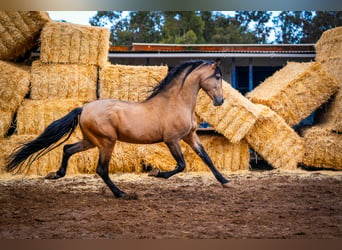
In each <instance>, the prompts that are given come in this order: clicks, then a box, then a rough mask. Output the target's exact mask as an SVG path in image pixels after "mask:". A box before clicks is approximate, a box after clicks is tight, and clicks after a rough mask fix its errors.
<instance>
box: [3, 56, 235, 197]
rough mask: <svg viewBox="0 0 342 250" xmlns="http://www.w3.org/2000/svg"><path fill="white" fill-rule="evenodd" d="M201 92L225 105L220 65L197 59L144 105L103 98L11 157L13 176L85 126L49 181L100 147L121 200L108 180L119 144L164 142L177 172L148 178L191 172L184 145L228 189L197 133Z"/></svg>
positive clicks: (103, 169) (104, 171) (100, 167)
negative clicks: (78, 157)
mask: <svg viewBox="0 0 342 250" xmlns="http://www.w3.org/2000/svg"><path fill="white" fill-rule="evenodd" d="M200 89H203V90H204V91H205V92H206V94H207V95H208V96H209V97H210V98H211V99H212V101H213V105H215V106H220V105H222V104H223V102H224V98H223V93H222V72H221V69H220V62H219V61H205V60H191V61H186V62H183V63H180V64H179V65H177V66H175V67H174V68H173V69H171V70H170V71H169V72H168V74H167V75H166V77H165V78H164V79H163V80H162V81H161V82H160V83H159V84H158V85H156V86H155V87H154V88H153V89H152V90H151V92H152V93H151V94H150V95H149V96H148V97H147V98H146V99H145V100H144V101H141V102H128V101H122V100H115V99H98V100H95V101H92V102H89V103H86V104H84V105H83V106H82V107H77V108H75V109H73V110H72V111H70V112H69V113H68V114H67V115H65V116H64V117H62V118H60V119H58V120H55V121H53V122H52V123H51V124H50V125H48V126H47V127H46V128H45V130H44V131H43V132H42V133H41V134H40V135H39V136H38V137H36V138H35V139H33V140H31V141H29V142H27V143H23V144H22V145H21V146H20V147H18V148H17V149H15V150H14V151H13V152H12V154H11V155H10V156H9V157H8V161H7V165H6V169H7V171H8V172H11V171H14V170H15V169H17V171H21V168H22V167H23V166H24V167H25V168H27V167H28V166H30V165H31V164H32V162H33V161H35V160H36V159H38V158H39V157H41V156H42V155H44V154H46V153H47V152H49V151H51V150H53V149H54V148H56V147H58V146H60V145H61V144H63V143H64V142H65V141H66V140H67V139H68V138H69V137H70V136H71V134H72V133H73V131H74V130H75V128H76V127H77V126H78V125H79V127H80V129H81V132H82V140H80V141H79V142H76V143H73V144H66V145H64V147H63V156H62V161H61V165H60V167H59V169H58V171H57V172H52V173H49V174H48V175H47V177H46V178H48V179H54V180H56V179H59V178H62V177H64V176H65V174H66V170H67V165H68V160H69V158H70V157H71V156H72V155H73V154H75V153H78V152H81V151H85V150H88V149H90V148H94V147H97V148H98V151H99V159H98V163H97V167H96V173H97V174H98V175H99V176H100V177H101V178H102V180H103V181H104V182H105V183H106V184H107V186H108V187H109V189H110V190H111V191H112V193H113V194H114V196H115V197H117V198H120V197H124V196H126V195H127V194H126V193H125V192H123V191H122V190H120V189H119V188H118V187H117V186H116V185H115V184H114V183H113V182H112V181H111V179H110V178H109V175H108V166H109V163H110V159H111V155H112V152H113V150H114V146H115V143H116V141H122V142H127V143H136V144H152V143H158V142H164V143H165V144H166V145H167V147H168V149H169V150H170V153H171V155H172V156H173V158H174V159H175V160H176V162H177V165H176V167H175V169H174V170H171V171H160V170H159V169H157V168H154V169H152V170H151V171H150V172H149V173H148V175H149V176H154V177H159V178H165V179H167V178H169V177H171V176H173V175H175V174H177V173H179V172H181V171H183V170H184V169H185V167H186V163H185V161H184V157H183V154H182V150H181V146H180V141H181V140H183V141H184V142H186V143H187V144H188V145H189V146H190V147H191V148H192V149H193V150H194V151H195V152H196V153H197V155H198V156H199V157H200V158H201V159H202V160H203V161H204V163H205V164H206V165H207V166H208V167H209V169H210V170H211V172H212V173H213V175H214V176H215V177H216V179H217V180H218V181H219V183H221V185H222V186H223V187H228V183H229V180H228V179H226V178H225V177H223V175H222V174H221V173H220V172H219V171H218V170H217V169H216V167H215V166H214V164H213V162H212V160H211V159H210V157H209V156H208V154H207V152H206V151H205V149H204V147H203V146H202V144H201V141H200V139H199V137H198V135H197V134H196V129H197V121H196V116H195V106H196V100H197V95H198V92H199V90H200ZM62 139H63V140H62ZM61 140H62V141H61ZM60 141H61V142H60ZM58 142H59V143H58Z"/></svg>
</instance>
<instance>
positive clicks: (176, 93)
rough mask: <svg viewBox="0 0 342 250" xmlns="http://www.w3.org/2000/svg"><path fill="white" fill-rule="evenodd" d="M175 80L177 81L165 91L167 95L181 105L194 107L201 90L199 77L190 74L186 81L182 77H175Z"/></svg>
mask: <svg viewBox="0 0 342 250" xmlns="http://www.w3.org/2000/svg"><path fill="white" fill-rule="evenodd" d="M175 81H177V82H174V83H172V85H171V86H170V88H169V89H167V91H166V93H165V94H166V95H167V97H168V98H169V99H170V100H172V101H174V102H177V103H179V104H180V105H183V106H187V107H191V108H192V109H194V108H195V106H196V100H197V95H198V91H199V84H198V82H199V79H197V77H194V76H192V75H191V74H190V75H189V76H188V77H187V78H186V80H185V81H184V83H183V81H182V78H180V79H175Z"/></svg>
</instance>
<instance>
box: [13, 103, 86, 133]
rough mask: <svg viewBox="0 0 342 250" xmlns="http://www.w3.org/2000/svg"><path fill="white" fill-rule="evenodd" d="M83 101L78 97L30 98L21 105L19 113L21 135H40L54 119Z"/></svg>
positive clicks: (18, 125) (18, 122)
mask: <svg viewBox="0 0 342 250" xmlns="http://www.w3.org/2000/svg"><path fill="white" fill-rule="evenodd" d="M82 105H83V102H82V101H80V100H76V99H55V100H48V101H47V100H29V99H26V100H25V101H24V103H23V105H22V106H20V108H19V110H18V114H17V133H18V134H19V135H30V134H31V135H32V134H33V135H38V134H41V133H42V132H43V131H44V129H45V128H46V127H47V126H48V125H49V124H50V123H51V122H53V121H55V120H58V119H60V118H62V117H63V116H65V115H66V114H67V113H68V112H70V111H71V110H72V109H74V108H76V107H80V106H82Z"/></svg>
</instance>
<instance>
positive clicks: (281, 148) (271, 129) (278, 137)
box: [245, 104, 304, 169]
mask: <svg viewBox="0 0 342 250" xmlns="http://www.w3.org/2000/svg"><path fill="white" fill-rule="evenodd" d="M259 106H260V107H262V108H263V111H262V113H261V115H260V117H259V119H258V120H257V121H256V123H255V125H254V126H253V128H252V129H251V131H250V132H249V133H248V135H247V136H246V137H245V139H246V141H247V142H248V144H249V145H250V146H251V147H252V148H253V149H254V150H255V151H256V152H257V153H258V154H259V155H260V156H261V157H262V158H263V159H264V160H266V161H267V162H268V163H269V164H271V165H272V166H273V167H274V168H282V169H295V168H296V167H297V164H298V163H299V162H301V161H302V159H303V154H304V145H303V140H302V138H301V137H299V135H298V134H297V133H296V132H295V131H294V130H293V129H292V128H291V127H289V126H288V125H287V124H286V122H285V121H284V120H283V119H282V118H281V117H280V116H279V115H277V114H276V113H275V112H274V111H272V110H271V109H270V108H268V107H267V106H263V105H261V104H259Z"/></svg>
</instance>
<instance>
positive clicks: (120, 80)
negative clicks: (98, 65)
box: [100, 64, 168, 101]
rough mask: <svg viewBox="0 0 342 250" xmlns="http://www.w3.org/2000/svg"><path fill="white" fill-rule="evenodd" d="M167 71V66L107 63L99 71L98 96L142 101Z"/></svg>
mask: <svg viewBox="0 0 342 250" xmlns="http://www.w3.org/2000/svg"><path fill="white" fill-rule="evenodd" d="M167 72H168V68H167V66H130V65H111V64H107V65H105V66H104V67H103V68H102V69H101V71H100V98H115V99H119V100H126V101H143V100H145V99H146V98H147V97H148V96H149V95H150V91H151V90H152V89H153V87H154V86H156V85H157V84H158V83H159V82H160V81H161V80H162V79H164V77H165V76H166V75H167Z"/></svg>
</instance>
